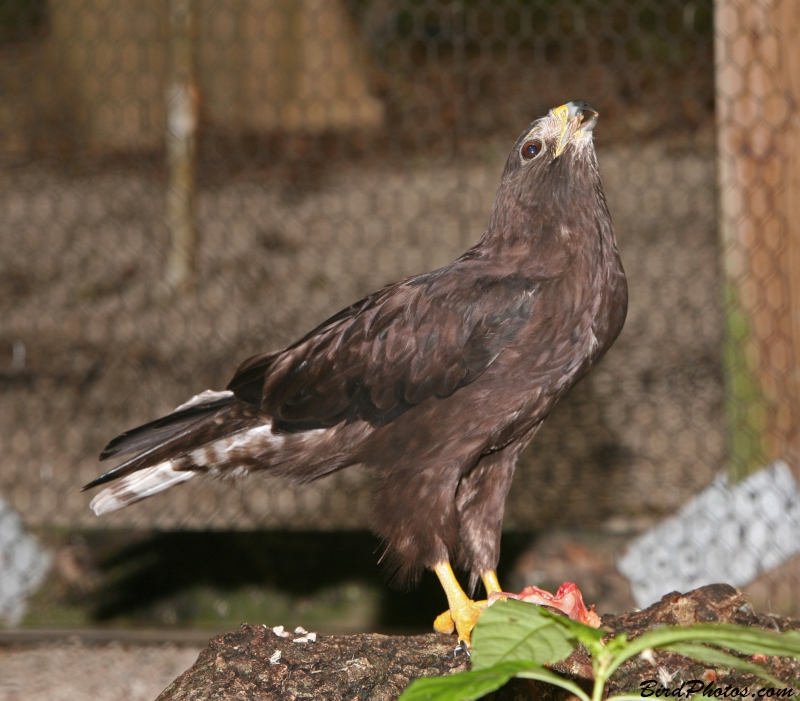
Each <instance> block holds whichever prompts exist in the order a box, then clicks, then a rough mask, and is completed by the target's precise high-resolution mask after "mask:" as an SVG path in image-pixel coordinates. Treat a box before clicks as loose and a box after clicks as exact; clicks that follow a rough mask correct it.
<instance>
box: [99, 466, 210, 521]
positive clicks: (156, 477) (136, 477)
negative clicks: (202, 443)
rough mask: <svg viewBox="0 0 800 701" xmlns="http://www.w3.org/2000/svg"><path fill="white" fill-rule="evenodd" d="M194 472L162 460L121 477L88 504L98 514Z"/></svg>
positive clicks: (141, 496) (166, 486)
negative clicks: (175, 467)
mask: <svg viewBox="0 0 800 701" xmlns="http://www.w3.org/2000/svg"><path fill="white" fill-rule="evenodd" d="M196 474H197V473H196V472H191V471H189V470H175V469H173V467H172V461H167V462H162V463H161V464H159V465H156V466H155V467H148V468H145V469H144V470H139V471H138V472H134V473H133V474H132V475H128V476H127V477H123V478H122V479H121V480H120V481H119V482H117V483H116V484H114V485H113V486H111V487H109V488H108V489H104V490H103V491H102V492H100V494H98V495H97V496H96V497H95V498H94V499H92V503H91V504H89V506H90V507H91V509H92V511H94V512H95V514H97V515H98V516H100V515H101V514H105V513H108V512H109V511H116V510H117V509H121V508H122V507H123V506H128V504H133V503H134V502H137V501H140V500H142V499H146V498H147V497H150V496H153V494H158V492H163V491H164V490H165V489H169V488H170V487H172V486H173V485H176V484H180V483H181V482H185V481H186V480H188V479H191V478H192V477H194V476H195V475H196Z"/></svg>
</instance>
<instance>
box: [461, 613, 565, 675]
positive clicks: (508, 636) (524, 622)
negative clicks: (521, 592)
mask: <svg viewBox="0 0 800 701" xmlns="http://www.w3.org/2000/svg"><path fill="white" fill-rule="evenodd" d="M577 644H578V641H577V638H576V636H575V634H574V633H573V632H572V630H570V629H569V628H568V627H566V626H564V625H562V624H560V622H559V621H557V620H554V617H551V616H546V615H544V613H543V611H542V609H541V608H540V607H539V606H536V605H534V604H528V603H525V602H524V601H516V600H514V599H509V600H507V601H498V602H497V603H496V604H494V605H493V606H490V607H489V608H487V609H486V610H485V611H484V612H483V613H482V614H481V617H480V618H479V619H478V624H477V625H476V626H475V629H474V630H473V631H472V668H473V669H476V670H478V669H487V668H488V667H492V666H493V665H496V664H499V663H501V662H514V661H522V662H529V663H530V662H533V663H534V664H537V665H543V664H548V663H552V662H560V661H561V660H563V659H564V658H566V657H567V656H568V655H569V654H570V653H571V652H572V651H573V650H574V649H575V648H576V647H577Z"/></svg>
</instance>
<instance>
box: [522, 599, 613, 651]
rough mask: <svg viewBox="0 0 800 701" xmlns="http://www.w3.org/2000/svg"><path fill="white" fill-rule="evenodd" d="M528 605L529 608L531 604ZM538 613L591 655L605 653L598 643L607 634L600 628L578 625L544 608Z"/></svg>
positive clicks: (603, 647)
mask: <svg viewBox="0 0 800 701" xmlns="http://www.w3.org/2000/svg"><path fill="white" fill-rule="evenodd" d="M528 605H529V606H530V605H531V604H528ZM539 612H540V613H541V614H542V615H543V616H546V617H547V618H551V619H552V620H553V621H554V622H555V623H556V624H558V625H560V626H562V627H563V628H566V629H567V630H568V631H569V632H570V633H572V635H573V636H574V637H575V639H576V640H578V642H581V643H583V644H584V645H586V647H588V648H589V650H590V651H591V653H592V654H593V655H594V654H596V653H598V652H601V653H602V652H605V646H602V645H601V644H600V641H601V640H602V639H603V638H604V637H605V636H606V634H607V633H606V631H605V630H603V629H602V628H592V627H591V626H587V625H585V624H583V623H578V621H573V620H572V619H571V618H569V617H567V616H562V615H560V614H558V613H554V612H553V611H548V610H547V609H544V608H540V609H539ZM620 637H621V636H620Z"/></svg>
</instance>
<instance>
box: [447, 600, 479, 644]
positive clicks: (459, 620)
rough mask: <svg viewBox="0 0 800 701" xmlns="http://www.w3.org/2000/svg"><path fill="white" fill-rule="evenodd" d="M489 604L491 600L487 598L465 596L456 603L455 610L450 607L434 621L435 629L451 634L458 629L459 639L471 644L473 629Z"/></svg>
mask: <svg viewBox="0 0 800 701" xmlns="http://www.w3.org/2000/svg"><path fill="white" fill-rule="evenodd" d="M488 605H489V602H488V601H487V600H486V599H484V600H483V601H472V600H471V599H467V598H465V599H464V600H462V601H460V602H458V604H456V605H454V607H453V609H455V610H453V609H449V610H447V611H445V612H444V613H442V614H440V615H439V616H437V617H436V620H435V621H434V622H433V629H434V630H435V631H436V632H437V633H444V634H445V635H449V634H450V633H452V632H453V631H454V630H456V631H458V639H459V640H463V641H464V642H465V643H467V644H469V641H470V637H471V636H472V629H473V628H474V627H475V624H476V623H477V622H478V618H479V617H480V615H481V614H482V613H483V611H484V610H485V609H486V607H487V606H488Z"/></svg>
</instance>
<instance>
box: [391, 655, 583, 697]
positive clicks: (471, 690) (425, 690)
mask: <svg viewBox="0 0 800 701" xmlns="http://www.w3.org/2000/svg"><path fill="white" fill-rule="evenodd" d="M511 677H522V678H524V679H536V680H538V681H543V682H547V683H548V684H554V685H556V686H560V687H561V688H562V689H566V690H567V691H569V692H570V693H572V694H575V696H577V697H578V698H579V699H581V701H589V696H588V694H587V693H586V692H585V691H584V690H583V689H581V688H580V687H579V686H578V685H577V684H576V683H575V682H573V681H571V680H569V679H565V678H564V677H561V676H559V675H558V674H556V673H555V672H551V671H550V670H549V669H545V668H544V667H540V666H539V665H536V664H533V663H532V662H503V663H501V664H497V665H494V666H493V667H488V668H487V669H481V670H477V671H476V670H473V671H472V672H462V673H461V674H453V675H451V676H449V677H424V678H422V679H417V680H416V681H414V682H413V683H412V684H411V685H410V686H409V687H408V688H407V689H406V690H405V691H404V692H403V694H402V695H401V696H400V699H399V701H430V700H431V699H435V700H436V701H472V700H473V699H479V698H480V697H481V696H484V695H485V694H488V693H490V692H492V691H495V690H496V689H499V688H500V687H501V686H503V684H505V683H507V682H508V680H509V679H511Z"/></svg>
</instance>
